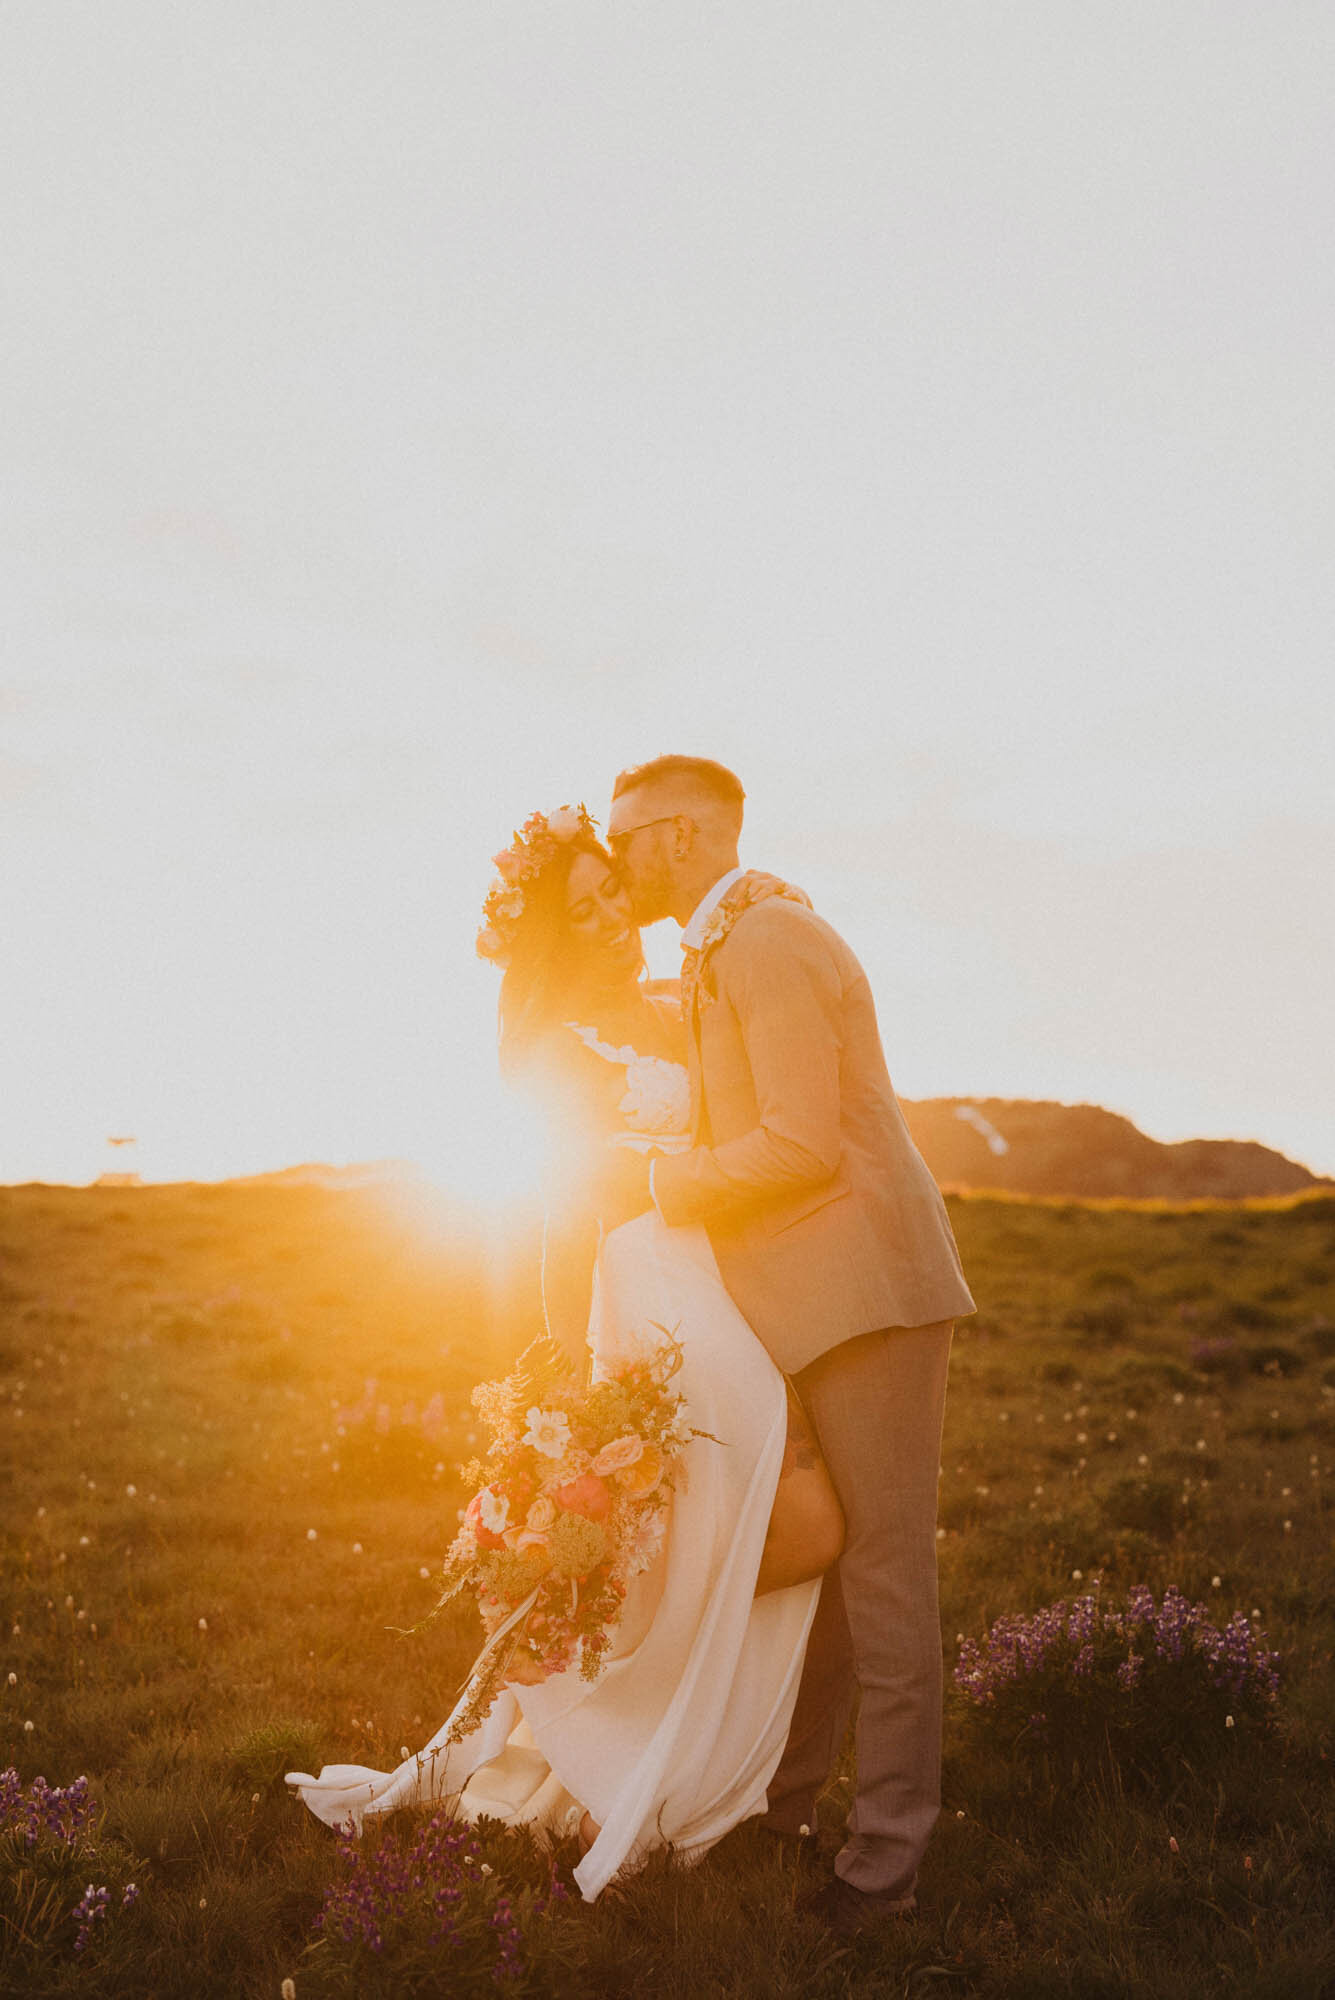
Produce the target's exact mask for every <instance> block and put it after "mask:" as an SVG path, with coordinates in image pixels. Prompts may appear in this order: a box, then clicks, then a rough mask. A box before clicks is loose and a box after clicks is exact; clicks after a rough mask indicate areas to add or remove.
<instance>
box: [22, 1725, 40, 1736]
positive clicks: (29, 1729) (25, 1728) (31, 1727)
mask: <svg viewBox="0 0 1335 2000" xmlns="http://www.w3.org/2000/svg"><path fill="white" fill-rule="evenodd" d="M36 1727H37V1724H36V1723H35V1722H25V1723H24V1725H23V1733H24V1735H25V1736H31V1735H32V1732H33V1730H34V1729H36Z"/></svg>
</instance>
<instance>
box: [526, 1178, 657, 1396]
mask: <svg viewBox="0 0 1335 2000" xmlns="http://www.w3.org/2000/svg"><path fill="white" fill-rule="evenodd" d="M573 1178H574V1179H575V1181H576V1182H577V1183H579V1185H578V1191H577V1192H576V1191H575V1190H574V1189H572V1188H571V1187H570V1185H569V1183H568V1184H567V1189H566V1193H565V1196H564V1198H563V1199H559V1200H555V1199H554V1200H552V1201H549V1203H548V1206H547V1213H546V1216H545V1219H544V1222H543V1232H542V1305H543V1313H544V1316H545V1318H546V1321H547V1331H548V1333H549V1334H550V1335H551V1336H552V1338H553V1340H556V1341H558V1342H559V1343H560V1345H561V1347H562V1348H563V1349H564V1350H565V1352H566V1353H567V1354H568V1355H569V1356H570V1357H571V1358H572V1360H574V1361H575V1363H576V1365H577V1366H579V1367H583V1365H584V1363H585V1362H586V1361H587V1359H588V1353H587V1348H586V1345H585V1339H586V1335H587V1332H588V1326H589V1307H590V1305H591V1303H592V1299H593V1267H594V1264H595V1263H596V1262H597V1258H598V1245H599V1243H600V1242H601V1240H602V1238H603V1237H604V1236H605V1235H606V1234H607V1232H608V1230H610V1229H615V1228H616V1227H617V1226H618V1225H619V1224H620V1223H622V1222H629V1221H631V1220H632V1218H633V1217H635V1216H637V1215H643V1214H644V1213H645V1211H646V1210H647V1209H649V1208H650V1207H652V1205H653V1204H652V1202H651V1200H650V1195H649V1160H648V1158H647V1157H646V1155H645V1154H643V1153H639V1152H633V1151H630V1150H628V1149H626V1148H624V1147H621V1146H611V1145H607V1144H604V1145H603V1146H602V1147H600V1148H599V1157H598V1160H597V1163H596V1166H593V1167H591V1168H590V1169H589V1171H588V1172H587V1174H586V1176H578V1175H576V1176H574V1177H573Z"/></svg>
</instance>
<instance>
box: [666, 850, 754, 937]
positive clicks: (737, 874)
mask: <svg viewBox="0 0 1335 2000" xmlns="http://www.w3.org/2000/svg"><path fill="white" fill-rule="evenodd" d="M745 873H746V870H745V869H744V868H730V869H729V870H728V872H727V874H726V875H720V876H719V878H718V881H717V882H716V883H715V884H714V886H713V888H712V889H706V890H705V893H704V895H703V896H702V897H701V898H700V900H699V902H698V903H697V904H696V906H695V908H694V909H693V910H692V911H691V914H690V916H689V917H687V919H686V921H685V923H684V924H683V925H682V927H681V948H682V950H683V951H699V949H700V943H701V940H702V939H703V937H704V934H705V931H706V930H707V929H708V926H709V919H710V918H711V917H712V916H713V914H714V912H715V910H716V909H717V908H718V906H719V904H720V903H721V902H722V901H723V898H724V897H725V896H726V895H727V893H728V891H729V889H731V887H732V885H733V883H734V882H740V881H741V879H742V877H743V875H745Z"/></svg>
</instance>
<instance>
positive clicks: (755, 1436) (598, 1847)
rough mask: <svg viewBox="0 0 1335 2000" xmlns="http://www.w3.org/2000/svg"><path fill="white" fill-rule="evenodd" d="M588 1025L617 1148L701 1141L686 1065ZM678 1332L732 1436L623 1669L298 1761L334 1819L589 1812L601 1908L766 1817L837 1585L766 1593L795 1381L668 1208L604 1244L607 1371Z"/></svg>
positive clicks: (703, 1244)
mask: <svg viewBox="0 0 1335 2000" xmlns="http://www.w3.org/2000/svg"><path fill="white" fill-rule="evenodd" d="M568 1025H569V1026H570V1027H571V1028H572V1030H573V1032H575V1033H576V1034H578V1035H579V1037H580V1039H581V1041H583V1042H584V1043H585V1045H586V1046H587V1047H588V1048H590V1049H591V1050H593V1051H594V1052H595V1053H596V1054H598V1055H600V1056H602V1057H603V1058H604V1059H605V1060H607V1061H609V1062H619V1063H622V1064H624V1065H625V1067H626V1094H625V1096H624V1097H623V1098H622V1100H621V1107H620V1109H621V1114H622V1117H623V1120H624V1129H623V1130H622V1132H620V1133H619V1134H618V1135H617V1138H616V1140H615V1141H614V1142H613V1143H620V1144H626V1145H632V1146H636V1147H647V1146H651V1145H652V1146H657V1147H662V1146H663V1145H664V1144H665V1142H666V1144H668V1145H669V1146H670V1145H672V1144H673V1143H674V1142H675V1143H676V1144H678V1145H681V1144H684V1143H686V1141H685V1137H684V1135H685V1130H686V1124H687V1116H688V1096H687V1089H686V1072H685V1070H684V1069H682V1068H681V1067H680V1065H678V1064H675V1063H668V1062H664V1061H663V1060H661V1059H659V1058H653V1057H640V1056H638V1055H637V1054H636V1052H635V1051H634V1050H633V1049H629V1048H623V1049H613V1048H609V1047H608V1046H607V1045H606V1044H604V1043H602V1042H600V1041H599V1040H598V1039H597V1037H596V1036H595V1035H594V1034H593V1032H592V1030H590V1029H587V1028H582V1027H579V1026H577V1025H576V1024H574V1023H570V1024H568ZM656 1325H657V1326H660V1327H666V1328H668V1329H670V1330H671V1331H672V1333H673V1335H674V1337H675V1338H676V1339H677V1340H678V1341H680V1343H681V1347H682V1354H683V1360H682V1366H681V1370H680V1372H679V1373H678V1374H677V1376H676V1377H675V1378H674V1382H673V1386H674V1388H676V1389H677V1390H679V1391H680V1392H681V1394H682V1395H683V1397H684V1398H685V1403H686V1410H685V1415H686V1421H687V1422H688V1423H689V1424H691V1425H692V1426H693V1427H694V1428H695V1429H696V1430H698V1431H704V1432H709V1433H710V1434H711V1436H710V1437H697V1438H693V1439H692V1440H691V1442H690V1443H689V1444H688V1445H687V1446H686V1447H685V1451H684V1455H683V1460H682V1466H683V1471H684V1477H683V1478H681V1480H680V1481H679V1483H678V1485H677V1488H676V1491H675V1492H674V1494H673V1498H672V1502H671V1511H670V1518H669V1523H668V1530H667V1535H666V1538H665V1541H664V1544H663V1548H662V1551H661V1553H660V1554H659V1555H658V1557H657V1558H656V1559H655V1561H654V1562H653V1564H652V1565H651V1567H650V1568H649V1569H648V1570H646V1571H645V1572H644V1573H643V1574H642V1575H641V1576H640V1577H638V1578H637V1579H636V1580H635V1581H634V1582H633V1583H632V1585H631V1587H630V1591H629V1594H628V1596H627V1599H626V1604H625V1608H624V1612H623V1616H622V1618H621V1621H620V1623H619V1625H618V1627H617V1631H616V1634H615V1638H614V1642H613V1647H612V1652H611V1655H610V1657H609V1659H608V1663H607V1665H606V1666H605V1668H604V1670H603V1672H602V1674H601V1675H600V1676H599V1678H598V1679H597V1680H596V1681H593V1682H589V1681H585V1680H582V1679H581V1677H580V1674H579V1669H578V1666H572V1667H570V1668H568V1669H567V1670H566V1671H565V1672H564V1673H562V1674H558V1675H556V1676H554V1677H553V1678H551V1679H550V1680H547V1681H545V1682H543V1683H542V1684H541V1685H540V1686H538V1687H506V1688H504V1689H503V1690H502V1692H501V1694H500V1696H499V1697H498V1699H497V1701H496V1703H495V1705H494V1706H493V1708H492V1711H491V1713H490V1715H489V1716H487V1717H486V1718H485V1719H484V1721H483V1722H482V1723H481V1724H479V1725H478V1727H477V1728H476V1729H474V1730H473V1732H472V1733H471V1734H470V1735H468V1736H467V1737H465V1738H464V1740H463V1741H462V1742H460V1743H456V1744H452V1745H448V1746H447V1745H446V1743H445V1740H444V1739H445V1737H446V1735H447V1734H448V1731H449V1726H450V1723H449V1720H447V1721H446V1722H445V1723H444V1724H443V1725H442V1727H441V1729H440V1730H439V1731H438V1732H437V1734H436V1735H435V1736H434V1737H433V1738H432V1739H431V1741H430V1742H429V1743H428V1744H427V1745H426V1746H425V1748H424V1749H423V1750H421V1751H419V1752H418V1753H417V1754H416V1755H415V1756H412V1757H409V1758H407V1759H406V1760H405V1762H403V1763H402V1764H400V1765H399V1767H398V1769H397V1770H395V1771H373V1770H368V1769H367V1768H366V1767H365V1766H363V1765H360V1764H326V1765H325V1767H324V1769H323V1770H322V1771H321V1772H320V1775H319V1777H318V1778H316V1777H312V1776H310V1774H309V1773H307V1772H304V1771H294V1772H289V1774H288V1780H287V1782H288V1783H289V1784H290V1785H291V1786H292V1787H293V1788H294V1789H295V1790H296V1791H297V1793H298V1794H299V1796H300V1797H301V1798H302V1799H304V1800H305V1802H306V1804H307V1805H308V1806H309V1807H310V1808H311V1811H312V1812H314V1813H316V1814H317V1815H318V1816H319V1817H320V1818H321V1819H322V1820H324V1821H326V1822H327V1824H329V1825H330V1826H346V1825H348V1824H349V1822H351V1823H352V1824H354V1825H355V1826H356V1827H357V1829H358V1830H360V1828H361V1825H362V1821H363V1819H364V1817H365V1816H366V1815H367V1814H368V1813H384V1812H389V1811H392V1810H393V1809H394V1808H395V1807H397V1806H405V1805H415V1804H421V1803H424V1802H427V1801H433V1800H444V1801H448V1802H452V1803H453V1804H454V1807H455V1810H456V1811H457V1812H458V1813H459V1814H460V1816H461V1817H463V1818H466V1819H477V1818H480V1817H481V1816H483V1815H484V1814H485V1815H490V1816H492V1817H494V1818H497V1819H501V1820H505V1821H508V1822H510V1823H512V1824H518V1823H521V1822H526V1823H530V1824H537V1825H542V1826H548V1827H553V1828H557V1829H562V1828H566V1827H573V1826H574V1825H575V1824H577V1822H578V1819H579V1816H580V1814H579V1809H580V1808H587V1809H588V1811H589V1813H590V1814H591V1815H592V1817H593V1819H594V1820H595V1821H596V1822H597V1823H598V1825H599V1826H600V1828H601V1832H600V1833H599V1835H598V1837H597V1839H596V1840H595V1841H594V1843H593V1845H592V1846H591V1847H590V1849H589V1851H588V1853H587V1854H586V1855H585V1856H584V1858H583V1859H582V1861H581V1862H580V1863H579V1866H578V1867H577V1868H576V1870H575V1880H576V1881H577V1883H578V1884H579V1887H580V1890H581V1892H582V1894H583V1895H584V1897H585V1899H586V1900H587V1901H590V1902H592V1901H593V1899H594V1898H595V1897H596V1896H597V1895H598V1894H599V1892H600V1891H601V1890H602V1889H603V1888H604V1887H605V1886H606V1884H607V1883H608V1882H609V1881H610V1880H611V1879H612V1877H613V1876H614V1875H615V1874H617V1873H618V1871H619V1870H621V1869H623V1868H626V1867H634V1866H636V1865H638V1864H639V1863H640V1862H642V1861H643V1860H644V1859H645V1858H646V1857H647V1855H648V1854H650V1853H651V1852H652V1851H653V1850H654V1849H655V1848H661V1847H664V1846H666V1845H671V1846H672V1847H673V1848H674V1849H675V1851H676V1852H677V1853H678V1854H680V1855H682V1856H683V1857H685V1858H686V1859H688V1860H696V1859H699V1858H700V1857H701V1856H702V1855H703V1854H704V1853H705V1852H706V1850H707V1849H708V1848H709V1847H711V1846H712V1845H713V1843H714V1842H715V1841H717V1840H720V1839H721V1838H722V1837H723V1835H724V1834H725V1833H727V1832H728V1831H729V1829H730V1828H732V1827H734V1826H736V1825H737V1824H738V1822H739V1821H741V1820H744V1819H748V1818H750V1817H751V1816H752V1815H753V1814H756V1813H760V1812H763V1811H764V1809H765V1790H766V1786H767V1785H768V1783H769V1781H770V1779H771V1777H772V1776H773V1774H774V1771H775V1768H776V1766H777V1764H778V1761H779V1757H780V1754H781V1752H782V1750H783V1747H784V1743H785V1741H786V1739H787V1735H788V1725H789V1722H790V1720H791V1717H792V1712H793V1704H794V1702H795V1700H796V1697H797V1684H798V1679H799V1676H800V1673H801V1668H802V1660H803V1655H804V1653H805V1650H806V1642H807V1634H808V1632H809V1630H810V1627H811V1621H812V1618H813V1617H814V1615H815V1609H816V1600H817V1597H818V1596H819V1592H820V1584H819V1580H817V1581H815V1582H812V1583H803V1584H796V1585H794V1586H792V1587H791V1588H789V1589H786V1590H777V1591H772V1592H769V1593H767V1594H766V1595H765V1596H763V1597H760V1598H757V1597H756V1596H755V1583H756V1575H757V1571H758V1569H759V1567H760V1558H761V1553H762V1551H763V1548H764V1543H765V1533H766V1529H767V1527H768V1525H769V1516H770V1509H771V1506H772V1504H773V1501H774V1495H775V1490H776V1488H777V1486H778V1481H779V1472H780V1468H781V1465H782V1462H783V1454H784V1445H785V1441H786V1436H787V1393H786V1388H785V1384H784V1379H783V1376H782V1375H781V1374H780V1372H779V1370H778V1369H777V1368H776V1367H775V1365H774V1363H773V1361H772V1360H771V1359H770V1357H769V1355H768V1354H767V1353H766V1351H765V1349H764V1348H763V1347H762V1346H761V1344H760V1342H759V1340H758V1339H757V1338H756V1336H755V1334H754V1333H753V1332H752V1331H751V1328H750V1326H749V1325H748V1324H747V1322H746V1321H745V1320H744V1319H743V1318H742V1316H741V1314H740V1313H739V1312H738V1310H737V1308H736V1306H735V1305H734V1304H733V1302H732V1299H731V1298H730V1297H729V1295H728V1293H727V1291H726V1290H725V1289H724V1286H723V1282H722V1280H721V1278H720V1277H719V1273H718V1266H717V1264H716V1263H715V1261H714V1254H713V1251H712V1250H711V1248H710V1245H709V1239H708V1237H707V1236H706V1234H705V1232H704V1230H703V1229H669V1228H668V1227H667V1226H666V1225H665V1224H664V1223H663V1222H662V1220H661V1219H660V1218H659V1216H658V1215H657V1213H656V1212H653V1211H651V1212H650V1213H648V1214H646V1215H641V1216H637V1217H636V1219H635V1220H634V1221H633V1222H627V1223H624V1224H622V1226H621V1227H620V1228H618V1229H614V1230H612V1231H611V1232H610V1233H609V1234H608V1235H607V1236H606V1237H605V1239H604V1241H603V1245H602V1249H601V1251H600V1253H599V1258H598V1266H597V1271H596V1274H595V1281H594V1296H593V1308H592V1312H591V1316H590V1323H589V1344H590V1346H591V1348H592V1350H593V1366H594V1373H595V1375H601V1374H606V1373H608V1372H610V1371H611V1370H614V1369H615V1368H616V1367H617V1366H618V1365H619V1364H620V1363H621V1362H623V1361H624V1360H626V1359H630V1358H633V1357H634V1356H636V1355H637V1354H640V1353H642V1352H644V1351H645V1348H646V1347H649V1348H652V1347H653V1345H654V1344H655V1342H656V1341H657V1340H658V1339H659V1338H660V1336H659V1335H657V1334H656V1333H655V1331H654V1328H655V1326H656ZM714 1440H717V1442H715V1441H714Z"/></svg>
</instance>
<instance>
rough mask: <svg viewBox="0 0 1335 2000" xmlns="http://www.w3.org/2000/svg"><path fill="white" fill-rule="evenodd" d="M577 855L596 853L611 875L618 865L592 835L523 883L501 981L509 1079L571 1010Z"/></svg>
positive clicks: (558, 852) (565, 847) (582, 836)
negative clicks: (570, 911)
mask: <svg viewBox="0 0 1335 2000" xmlns="http://www.w3.org/2000/svg"><path fill="white" fill-rule="evenodd" d="M578 854H592V855H593V856H594V857H595V859H597V860H598V861H601V862H602V864H603V866H604V867H605V868H606V869H607V870H608V872H609V873H610V874H615V873H616V863H615V862H614V861H613V859H612V857H611V855H610V854H609V853H608V851H607V849H606V848H605V847H604V846H603V844H602V842H601V841H600V840H598V839H597V838H596V837H595V836H594V835H593V834H592V833H586V832H582V833H578V834H576V835H575V837H574V838H573V840H563V841H561V842H560V844H559V845H558V846H557V847H556V849H555V851H554V852H553V854H552V857H551V860H550V861H548V863H547V864H546V866H545V867H544V868H543V869H542V870H541V871H540V873H538V874H537V875H534V876H532V877H530V878H529V880H528V881H526V882H525V884H524V907H523V911H522V912H521V914H520V916H519V917H518V918H517V919H516V921H515V923H514V927H513V931H512V933H511V942H510V952H509V960H508V963H507V965H506V967H505V973H504V977H503V978H502V980H501V998H500V1062H501V1069H502V1071H503V1072H504V1073H505V1074H506V1075H507V1076H514V1075H518V1074H519V1073H521V1072H522V1071H523V1070H524V1069H525V1068H526V1067H527V1066H528V1065H529V1063H530V1062H531V1061H532V1059H533V1056H534V1055H535V1054H536V1052H537V1050H538V1048H539V1046H540V1045H541V1043H542V1041H543V1039H544V1038H545V1036H546V1035H547V1034H548V1033H549V1032H550V1031H551V1029H553V1028H555V1027H558V1026H559V1025H560V1024H561V1022H562V1021H563V1020H564V1019H565V1018H566V1015H567V1014H568V1012H569V1007H570V1001H571V997H572V995H571V987H572V983H573V975H574V972H575V967H576V964H577V960H578V955H579V948H578V945H577V944H576V941H575V939H574V937H573V936H572V934H571V929H570V920H569V918H568V917H567V915H566V887H567V884H568V883H569V880H570V870H571V868H572V867H573V865H574V861H575V857H576V855H578Z"/></svg>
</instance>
